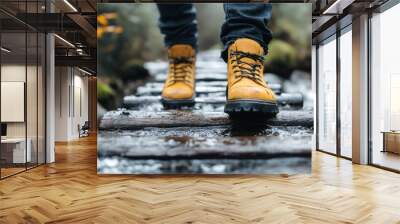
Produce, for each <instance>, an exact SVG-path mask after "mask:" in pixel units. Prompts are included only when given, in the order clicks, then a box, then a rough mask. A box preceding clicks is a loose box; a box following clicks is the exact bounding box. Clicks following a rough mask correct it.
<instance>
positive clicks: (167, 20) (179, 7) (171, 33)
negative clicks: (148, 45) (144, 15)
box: [157, 3, 197, 49]
mask: <svg viewBox="0 0 400 224" xmlns="http://www.w3.org/2000/svg"><path fill="white" fill-rule="evenodd" d="M157 7H158V10H159V12H160V18H159V27H160V31H161V33H162V34H164V35H165V37H164V43H165V46H167V47H170V46H172V45H174V44H189V45H191V46H192V47H193V48H195V49H196V46H197V20H196V10H195V7H194V6H193V4H190V3H189V4H157Z"/></svg>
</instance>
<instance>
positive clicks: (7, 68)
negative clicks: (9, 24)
mask: <svg viewBox="0 0 400 224" xmlns="http://www.w3.org/2000/svg"><path fill="white" fill-rule="evenodd" d="M1 45H2V48H3V49H7V50H1V54H2V55H1V107H0V109H1V123H2V129H3V132H2V139H1V160H2V170H1V173H2V177H5V176H9V175H12V174H15V173H17V172H20V171H23V170H25V165H26V164H25V163H26V161H27V160H29V159H30V153H31V152H30V151H27V150H26V146H27V144H26V119H25V91H26V69H27V67H26V33H25V32H3V33H2V34H1ZM28 148H29V147H28Z"/></svg>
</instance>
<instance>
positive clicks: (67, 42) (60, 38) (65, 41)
mask: <svg viewBox="0 0 400 224" xmlns="http://www.w3.org/2000/svg"><path fill="white" fill-rule="evenodd" d="M54 36H55V37H57V38H58V39H59V40H61V41H62V42H64V43H66V44H67V45H68V46H70V47H73V48H75V45H73V44H72V43H71V42H69V41H68V40H66V39H64V38H62V37H60V36H59V35H58V34H54Z"/></svg>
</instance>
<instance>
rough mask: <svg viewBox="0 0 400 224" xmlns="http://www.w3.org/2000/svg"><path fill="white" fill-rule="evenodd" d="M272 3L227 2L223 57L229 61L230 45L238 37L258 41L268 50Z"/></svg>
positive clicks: (223, 29) (222, 38) (265, 51)
mask: <svg viewBox="0 0 400 224" xmlns="http://www.w3.org/2000/svg"><path fill="white" fill-rule="evenodd" d="M271 10H272V6H271V4H268V3H267V4H266V3H225V4H224V11H225V23H224V24H223V25H222V29H221V35H220V38H221V41H222V43H223V45H224V49H223V51H222V52H221V57H222V58H223V59H224V61H227V51H228V48H229V46H230V45H231V44H232V43H233V42H234V41H235V40H236V39H238V38H249V39H252V40H255V41H257V42H258V43H259V44H260V45H261V46H262V47H263V49H264V53H265V54H266V53H267V51H268V43H269V41H270V40H271V37H272V35H271V32H270V30H269V29H268V28H267V23H268V21H269V20H270V18H271Z"/></svg>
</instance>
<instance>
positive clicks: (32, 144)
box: [26, 32, 38, 168]
mask: <svg viewBox="0 0 400 224" xmlns="http://www.w3.org/2000/svg"><path fill="white" fill-rule="evenodd" d="M27 38H28V41H27V43H28V51H27V52H28V55H27V56H28V57H27V59H28V63H27V81H26V89H27V95H26V112H27V143H28V147H27V149H28V150H30V151H31V153H30V154H29V155H30V159H28V164H27V165H28V168H29V167H34V166H36V165H37V157H38V154H37V146H38V145H37V132H38V119H37V116H38V107H37V104H38V88H37V84H38V77H37V76H38V75H37V74H38V67H37V63H38V57H37V54H38V49H37V45H38V43H37V42H38V36H37V33H36V32H28V33H27Z"/></svg>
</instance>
